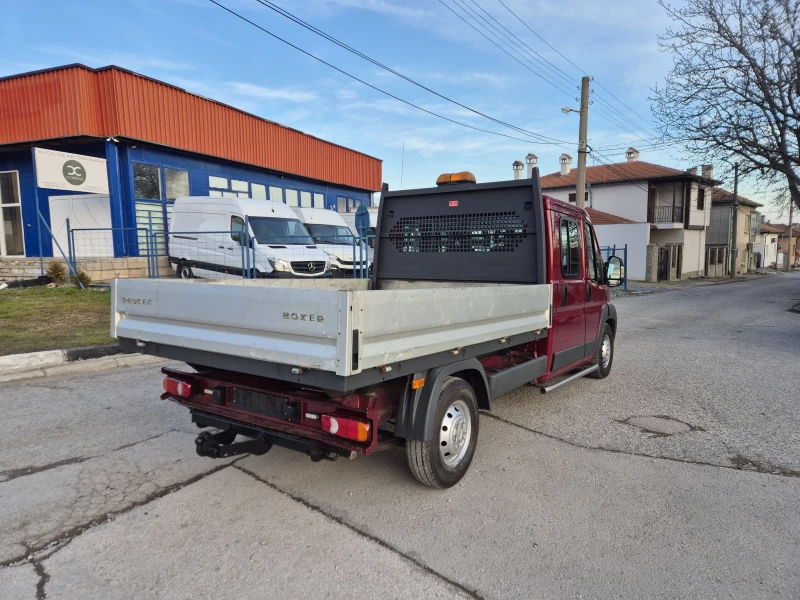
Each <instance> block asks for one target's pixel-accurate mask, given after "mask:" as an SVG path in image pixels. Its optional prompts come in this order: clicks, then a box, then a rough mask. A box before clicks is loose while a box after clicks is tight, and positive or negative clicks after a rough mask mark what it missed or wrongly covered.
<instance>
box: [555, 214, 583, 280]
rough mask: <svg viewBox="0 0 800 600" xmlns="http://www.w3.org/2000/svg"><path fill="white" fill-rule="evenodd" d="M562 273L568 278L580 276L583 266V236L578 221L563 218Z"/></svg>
mask: <svg viewBox="0 0 800 600" xmlns="http://www.w3.org/2000/svg"><path fill="white" fill-rule="evenodd" d="M560 230H561V275H562V276H563V277H565V278H566V279H572V278H575V277H578V275H579V273H580V266H581V237H580V231H579V229H578V222H577V221H575V220H574V219H568V218H566V217H562V219H561V225H560Z"/></svg>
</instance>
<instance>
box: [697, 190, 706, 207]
mask: <svg viewBox="0 0 800 600" xmlns="http://www.w3.org/2000/svg"><path fill="white" fill-rule="evenodd" d="M705 209H706V191H705V189H703V188H700V189H698V190H697V210H705Z"/></svg>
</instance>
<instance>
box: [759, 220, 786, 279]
mask: <svg viewBox="0 0 800 600" xmlns="http://www.w3.org/2000/svg"><path fill="white" fill-rule="evenodd" d="M780 234H781V228H780V227H775V226H774V225H772V224H771V223H767V222H765V221H764V216H763V215H762V216H761V243H760V244H759V245H758V252H759V253H760V254H761V257H762V262H761V266H762V267H775V266H777V264H778V240H779V238H780V237H781V235H780Z"/></svg>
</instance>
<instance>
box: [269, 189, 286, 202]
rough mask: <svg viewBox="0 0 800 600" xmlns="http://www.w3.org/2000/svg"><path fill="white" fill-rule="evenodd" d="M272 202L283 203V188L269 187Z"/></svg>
mask: <svg viewBox="0 0 800 600" xmlns="http://www.w3.org/2000/svg"><path fill="white" fill-rule="evenodd" d="M269 199H270V202H283V188H282V187H277V186H274V185H271V186H269Z"/></svg>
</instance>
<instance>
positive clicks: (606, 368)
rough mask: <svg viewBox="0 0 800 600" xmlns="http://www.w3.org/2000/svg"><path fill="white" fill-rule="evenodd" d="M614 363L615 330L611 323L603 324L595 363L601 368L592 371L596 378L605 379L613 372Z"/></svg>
mask: <svg viewBox="0 0 800 600" xmlns="http://www.w3.org/2000/svg"><path fill="white" fill-rule="evenodd" d="M613 363H614V332H613V331H612V329H611V325H609V324H608V323H604V324H603V329H601V330H600V343H599V344H598V345H597V352H596V353H595V357H594V364H596V365H600V368H599V369H597V370H596V371H593V372H592V373H590V375H591V376H592V377H594V378H595V379H605V378H606V377H608V374H609V373H611V365H612V364H613Z"/></svg>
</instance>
